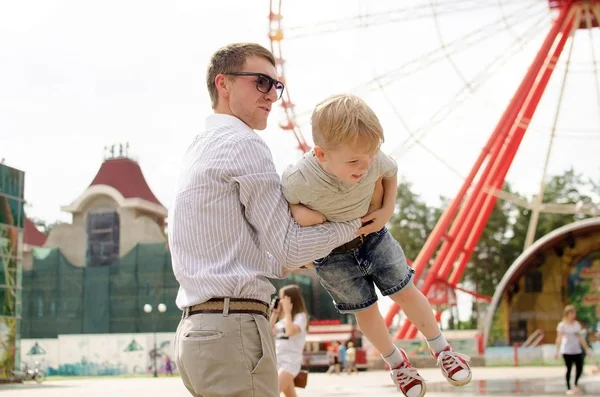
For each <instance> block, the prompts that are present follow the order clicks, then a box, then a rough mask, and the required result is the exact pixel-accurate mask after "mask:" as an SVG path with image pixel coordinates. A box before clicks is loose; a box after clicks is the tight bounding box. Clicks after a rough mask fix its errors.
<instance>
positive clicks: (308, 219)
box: [290, 204, 326, 226]
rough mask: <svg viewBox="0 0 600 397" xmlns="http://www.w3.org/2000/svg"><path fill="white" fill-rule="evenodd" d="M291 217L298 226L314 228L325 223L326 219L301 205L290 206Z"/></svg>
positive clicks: (317, 212)
mask: <svg viewBox="0 0 600 397" xmlns="http://www.w3.org/2000/svg"><path fill="white" fill-rule="evenodd" d="M290 212H291V213H292V217H293V218H294V220H295V221H296V222H298V224H299V225H300V226H314V225H320V224H321V223H325V221H326V219H325V216H324V215H323V214H321V213H320V212H319V211H315V210H311V209H310V208H308V207H306V206H304V205H302V204H290Z"/></svg>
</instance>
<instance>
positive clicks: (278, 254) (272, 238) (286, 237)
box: [229, 136, 360, 274]
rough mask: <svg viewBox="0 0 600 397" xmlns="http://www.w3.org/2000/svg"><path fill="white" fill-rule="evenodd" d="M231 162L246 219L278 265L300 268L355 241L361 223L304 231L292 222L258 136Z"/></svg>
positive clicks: (247, 141)
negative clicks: (338, 247) (334, 249)
mask: <svg viewBox="0 0 600 397" xmlns="http://www.w3.org/2000/svg"><path fill="white" fill-rule="evenodd" d="M229 160H230V162H231V163H230V164H231V167H232V168H231V171H232V173H233V174H234V175H232V180H233V181H234V182H236V183H237V185H238V187H239V194H240V202H241V204H242V205H243V206H244V213H245V216H246V219H247V220H248V222H249V223H250V224H251V225H252V227H253V228H254V229H255V230H256V231H257V234H258V238H259V241H260V244H261V246H262V247H263V248H264V249H265V250H266V251H268V252H269V253H270V254H271V255H272V256H273V259H274V262H275V263H277V264H279V265H280V266H285V267H288V268H297V267H300V266H303V265H305V264H306V263H308V262H310V261H312V260H314V259H317V258H322V257H324V256H327V255H328V254H329V253H330V252H331V250H332V249H333V248H335V247H337V246H339V245H342V244H344V243H346V242H348V241H350V240H352V239H353V238H355V237H356V229H358V227H359V226H360V220H358V219H357V220H354V221H351V222H343V223H332V222H327V223H324V224H322V225H318V226H312V227H301V226H300V225H299V224H298V223H296V222H295V221H294V220H293V219H292V217H291V216H290V212H289V208H288V203H287V201H286V200H285V198H284V197H283V194H282V192H281V183H280V181H279V175H278V174H277V172H276V170H275V165H274V164H273V160H272V158H271V153H270V151H269V148H268V147H267V145H266V144H265V143H264V142H263V141H262V140H261V139H260V138H259V137H258V136H256V137H252V138H248V139H245V140H244V141H243V142H240V143H238V144H236V145H235V148H234V149H233V153H232V154H231V156H230V159H229ZM281 271H282V269H279V271H278V272H277V274H281Z"/></svg>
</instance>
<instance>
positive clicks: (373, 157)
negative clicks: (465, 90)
mask: <svg viewBox="0 0 600 397" xmlns="http://www.w3.org/2000/svg"><path fill="white" fill-rule="evenodd" d="M311 121H312V133H313V140H314V143H315V147H314V149H313V150H312V151H311V152H309V153H307V154H306V155H305V156H304V157H303V158H302V159H301V160H300V161H299V162H298V163H297V164H295V165H293V166H290V167H288V168H287V169H286V170H285V171H284V173H283V177H282V186H283V193H284V196H285V197H286V199H287V200H288V202H289V203H290V209H291V212H292V215H293V217H294V219H296V221H297V222H298V223H299V224H301V225H303V226H308V225H314V224H318V223H322V222H324V221H325V220H328V221H333V222H343V221H347V220H351V219H356V218H358V217H362V220H363V222H364V226H363V227H362V228H361V229H359V230H358V232H357V234H359V237H357V238H356V239H354V240H352V241H350V242H348V243H346V244H344V245H342V246H340V247H338V248H336V249H334V250H333V251H332V252H331V253H330V254H329V255H328V256H327V257H325V258H322V259H319V260H317V261H315V262H314V266H315V269H316V271H317V274H318V276H319V279H320V281H321V284H322V285H323V286H324V287H325V288H326V289H327V291H328V292H329V294H330V295H331V297H332V299H333V301H334V303H335V306H336V308H337V310H338V311H339V312H340V313H354V315H355V316H356V319H357V322H358V324H359V326H360V328H361V330H362V332H363V333H364V335H365V336H366V337H367V339H369V341H371V343H373V345H374V346H375V347H376V348H377V350H379V352H381V353H382V357H383V359H384V360H385V361H386V363H387V364H388V365H389V366H390V368H391V374H390V375H391V377H392V380H393V381H394V384H395V385H396V387H397V388H398V390H400V391H401V392H402V393H403V394H404V395H405V396H407V397H422V396H423V395H425V392H426V384H425V381H424V379H423V378H422V377H421V376H420V375H419V373H418V372H417V370H416V368H414V367H413V366H412V365H411V363H410V361H409V359H408V357H407V355H406V353H405V352H404V351H403V350H401V349H398V348H397V347H396V346H395V345H394V343H393V340H392V338H391V336H390V334H389V332H388V329H387V327H386V326H385V322H384V320H383V317H382V316H381V313H380V312H379V308H378V306H377V295H376V293H375V288H374V286H375V285H376V286H377V288H379V290H380V291H381V293H382V295H384V296H390V297H391V298H392V299H393V300H394V301H395V302H396V303H398V304H399V305H400V306H401V307H402V309H403V310H404V312H405V313H406V316H407V317H408V319H409V320H410V321H411V322H412V323H413V324H414V325H415V326H416V327H417V328H418V330H419V331H420V332H421V333H422V334H423V335H424V336H425V337H426V338H427V343H428V345H429V348H430V350H431V352H432V354H433V355H434V356H435V357H436V358H437V361H438V365H439V366H440V368H441V370H442V373H443V375H444V376H445V377H446V379H447V380H448V382H450V383H451V384H453V385H455V386H463V385H465V384H467V383H469V382H470V380H471V369H470V368H469V365H468V364H467V360H468V359H469V358H468V357H467V356H465V355H462V354H459V353H456V352H455V351H454V350H453V349H452V348H451V346H450V345H449V344H448V342H446V339H445V338H444V336H443V335H442V333H441V332H440V329H439V327H438V324H437V322H436V321H435V317H434V315H433V312H432V309H431V306H430V305H429V302H428V301H427V299H426V298H425V296H424V295H423V294H422V293H421V291H419V290H418V289H417V288H416V287H415V285H414V284H413V283H412V278H413V274H414V270H413V269H411V268H410V267H409V266H408V264H407V263H406V258H405V257H404V252H403V251H402V248H401V247H400V245H399V244H398V242H397V241H396V240H395V239H394V238H393V237H392V236H391V235H390V233H389V232H388V231H387V229H386V228H385V224H386V223H387V222H388V220H389V219H390V218H391V216H392V214H393V213H394V209H395V204H396V190H397V178H396V174H397V165H396V163H395V162H394V161H393V160H392V159H391V158H389V157H388V156H386V155H385V154H383V153H382V152H381V151H380V150H379V148H380V146H381V143H382V142H383V128H382V127H381V124H380V123H379V120H378V119H377V116H376V115H375V113H374V112H373V111H372V110H371V109H370V108H369V107H368V106H367V104H366V103H365V102H364V101H362V100H361V99H360V98H358V97H356V96H353V95H337V96H333V97H330V98H328V99H326V100H325V101H323V102H322V103H320V104H319V105H317V107H316V109H315V110H314V112H313V114H312V120H311ZM380 178H383V181H382V184H383V200H382V201H383V202H382V205H381V206H377V205H375V206H371V208H370V204H371V201H372V199H373V201H374V202H375V201H377V197H373V193H374V191H375V186H376V183H377V181H378V180H379V179H380ZM379 195H380V196H381V192H379ZM373 207H375V208H373ZM377 207H379V208H377Z"/></svg>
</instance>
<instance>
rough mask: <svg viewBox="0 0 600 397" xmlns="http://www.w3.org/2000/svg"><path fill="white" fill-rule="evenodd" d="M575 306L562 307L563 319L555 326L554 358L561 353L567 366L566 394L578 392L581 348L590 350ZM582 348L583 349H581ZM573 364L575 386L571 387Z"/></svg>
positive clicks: (581, 361) (581, 362)
mask: <svg viewBox="0 0 600 397" xmlns="http://www.w3.org/2000/svg"><path fill="white" fill-rule="evenodd" d="M576 319H577V311H576V309H575V306H573V305H568V306H566V307H565V309H564V315H563V320H562V321H561V322H560V323H558V326H557V327H556V354H555V356H556V358H558V356H559V354H562V357H563V360H564V361H565V365H566V367H567V373H566V380H567V394H568V395H573V394H577V393H580V392H581V390H580V389H579V386H578V383H579V378H580V377H581V374H582V373H583V349H585V351H586V352H587V353H588V354H590V353H591V350H590V347H589V346H588V344H587V342H586V341H585V339H584V338H583V335H582V333H581V331H582V328H581V324H580V323H579V322H578V321H577V320H576ZM582 348H583V349H582ZM573 364H575V388H574V389H571V369H572V367H573Z"/></svg>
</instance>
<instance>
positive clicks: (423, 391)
mask: <svg viewBox="0 0 600 397" xmlns="http://www.w3.org/2000/svg"><path fill="white" fill-rule="evenodd" d="M396 390H398V391H399V392H400V393H402V390H400V388H399V387H398V386H396ZM426 393H427V382H422V383H421V394H419V395H418V396H417V397H423V396H424V395H425V394H426ZM402 394H404V393H402ZM404 395H406V394H404Z"/></svg>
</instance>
